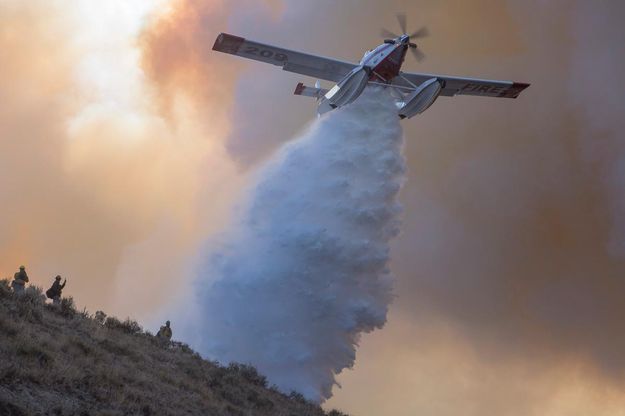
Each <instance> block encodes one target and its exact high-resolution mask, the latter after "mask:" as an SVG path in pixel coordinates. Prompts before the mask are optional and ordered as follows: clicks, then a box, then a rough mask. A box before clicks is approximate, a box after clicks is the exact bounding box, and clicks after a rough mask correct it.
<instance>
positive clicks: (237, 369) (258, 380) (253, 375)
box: [228, 363, 267, 387]
mask: <svg viewBox="0 0 625 416" xmlns="http://www.w3.org/2000/svg"><path fill="white" fill-rule="evenodd" d="M228 371H230V372H232V373H236V374H238V375H239V376H241V377H242V378H244V379H245V380H247V381H249V382H250V383H252V384H255V385H257V386H261V387H267V377H265V376H264V375H262V374H259V373H258V370H256V368H255V367H253V366H251V365H248V364H239V363H230V365H228Z"/></svg>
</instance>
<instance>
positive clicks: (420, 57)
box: [410, 48, 425, 62]
mask: <svg viewBox="0 0 625 416" xmlns="http://www.w3.org/2000/svg"><path fill="white" fill-rule="evenodd" d="M410 50H411V51H412V55H413V56H414V57H415V59H416V60H417V61H419V62H421V61H423V60H424V59H425V54H424V53H423V52H421V49H418V48H410Z"/></svg>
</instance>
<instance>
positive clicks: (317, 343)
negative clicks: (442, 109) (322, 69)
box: [199, 91, 404, 401]
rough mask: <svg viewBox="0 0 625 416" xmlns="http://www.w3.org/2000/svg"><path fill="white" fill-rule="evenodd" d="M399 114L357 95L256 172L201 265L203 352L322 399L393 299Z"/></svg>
mask: <svg viewBox="0 0 625 416" xmlns="http://www.w3.org/2000/svg"><path fill="white" fill-rule="evenodd" d="M398 120H399V119H398V118H397V116H396V114H395V110H394V107H393V104H392V101H391V98H390V97H389V96H388V95H387V93H386V92H384V91H372V92H369V93H366V94H364V95H363V96H362V97H361V98H360V99H359V100H358V101H357V102H356V103H355V104H353V105H351V106H348V107H347V108H344V109H341V110H337V111H335V112H333V113H330V114H328V115H327V116H325V117H322V118H320V119H319V120H318V121H317V122H316V123H314V124H313V125H312V126H311V127H310V129H309V130H308V131H307V132H306V133H305V134H304V135H303V136H302V137H300V138H298V139H297V140H296V141H294V142H291V143H289V144H288V145H286V146H285V147H284V148H283V149H282V150H281V151H280V152H279V153H278V155H277V156H276V158H275V159H274V160H273V161H272V162H270V163H269V164H268V165H267V166H266V167H265V168H264V169H262V170H261V171H260V172H259V173H258V179H257V181H255V185H254V186H253V188H252V189H251V192H250V195H251V196H250V200H249V201H248V203H247V204H246V207H245V209H244V210H242V213H241V215H240V221H239V222H238V223H236V225H235V226H234V227H233V228H232V229H231V230H230V233H229V234H228V236H227V237H225V238H224V239H220V241H224V240H225V241H227V243H226V244H220V246H219V248H218V249H215V250H211V251H210V253H209V254H208V261H207V262H206V266H205V268H204V269H203V270H202V273H201V278H200V281H199V285H200V287H201V290H200V291H199V293H200V297H199V300H200V302H201V307H200V308H201V311H202V316H203V317H204V321H203V333H204V334H205V338H204V341H203V342H202V350H203V352H204V353H206V354H207V355H209V356H211V357H215V358H217V359H218V360H220V361H222V362H229V361H238V362H245V363H251V364H253V365H255V366H257V368H258V369H259V370H260V371H261V372H263V373H264V374H267V375H268V376H269V379H270V382H272V383H275V384H276V385H278V387H279V388H281V389H283V390H285V391H289V390H297V391H299V392H302V393H303V394H304V395H305V396H306V397H307V398H308V399H311V400H315V401H323V400H324V399H326V398H328V397H330V396H331V390H332V386H333V385H334V384H335V375H336V374H338V373H340V372H341V370H343V369H345V368H350V367H351V366H352V365H353V364H354V360H355V350H356V346H357V344H358V340H359V336H360V334H361V333H363V332H370V331H372V330H374V329H376V328H381V327H382V326H383V325H384V323H385V321H386V313H387V309H388V307H389V304H390V302H391V299H392V294H391V288H392V278H391V272H390V270H389V267H388V263H389V241H390V240H391V239H392V238H393V237H394V236H396V235H397V233H398V226H399V219H398V214H399V213H400V205H399V203H398V201H397V194H398V192H399V189H400V187H401V184H402V180H403V173H404V160H403V156H402V152H401V150H402V133H401V128H400V126H399V121H398ZM209 277H210V278H213V279H215V280H209V279H210V278H209Z"/></svg>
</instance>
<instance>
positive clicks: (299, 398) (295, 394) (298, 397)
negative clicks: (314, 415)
mask: <svg viewBox="0 0 625 416" xmlns="http://www.w3.org/2000/svg"><path fill="white" fill-rule="evenodd" d="M289 399H291V400H294V401H296V402H298V403H302V404H308V400H306V398H305V397H304V395H303V394H302V393H300V392H299V391H295V390H291V392H290V393H289Z"/></svg>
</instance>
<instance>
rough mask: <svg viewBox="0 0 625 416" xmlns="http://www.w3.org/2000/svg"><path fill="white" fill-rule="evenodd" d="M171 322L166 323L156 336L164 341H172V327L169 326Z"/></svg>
mask: <svg viewBox="0 0 625 416" xmlns="http://www.w3.org/2000/svg"><path fill="white" fill-rule="evenodd" d="M169 325H170V322H169V321H167V322H165V326H162V327H161V329H159V330H158V332H157V333H156V336H157V337H158V338H160V339H162V340H164V341H171V335H172V333H171V327H170V326H169Z"/></svg>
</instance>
